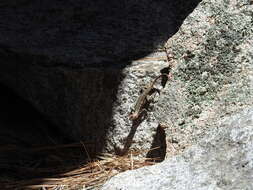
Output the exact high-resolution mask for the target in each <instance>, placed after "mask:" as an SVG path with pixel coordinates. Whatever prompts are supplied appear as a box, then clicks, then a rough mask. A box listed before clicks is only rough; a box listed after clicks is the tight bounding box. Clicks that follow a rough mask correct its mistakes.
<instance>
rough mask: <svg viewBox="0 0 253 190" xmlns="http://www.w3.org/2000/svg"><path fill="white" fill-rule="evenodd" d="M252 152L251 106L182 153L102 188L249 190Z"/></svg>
mask: <svg viewBox="0 0 253 190" xmlns="http://www.w3.org/2000/svg"><path fill="white" fill-rule="evenodd" d="M252 155H253V108H251V109H247V110H244V111H243V112H241V113H239V114H236V115H234V116H232V117H231V116H230V117H227V118H226V119H224V120H223V121H221V122H220V124H219V125H217V126H215V127H214V128H213V129H212V130H211V131H209V132H208V134H207V135H206V136H205V138H203V139H202V140H201V141H200V142H199V143H198V145H195V146H192V147H191V148H189V149H188V150H186V151H185V152H184V153H183V154H182V155H177V156H174V157H172V158H170V159H168V160H166V161H164V162H162V163H160V164H157V165H154V166H149V167H143V168H141V169H137V170H133V171H127V172H124V173H121V174H119V175H117V176H115V177H113V178H112V179H111V180H109V181H108V182H107V183H106V184H105V185H104V186H103V188H102V189H103V190H107V189H110V190H135V189H136V190H137V189H138V190H146V189H150V190H157V189H161V190H165V189H168V190H169V189H175V190H189V189H194V190H204V189H217V190H222V189H224V190H225V189H226V190H230V189H231V190H232V189H243V190H246V189H253V183H252V181H253V157H252Z"/></svg>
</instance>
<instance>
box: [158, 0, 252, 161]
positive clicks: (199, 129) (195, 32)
mask: <svg viewBox="0 0 253 190" xmlns="http://www.w3.org/2000/svg"><path fill="white" fill-rule="evenodd" d="M252 8H253V5H252V3H251V1H247V0H245V1H241V0H231V1H226V0H211V1H209V0H208V1H202V2H201V3H200V4H199V5H198V7H197V8H196V9H195V10H194V11H193V12H192V13H191V14H190V15H189V16H188V17H187V18H186V19H185V21H184V23H183V24H182V26H181V27H180V29H179V31H178V32H177V33H176V34H175V35H174V36H173V37H172V38H170V39H169V40H168V42H167V48H168V54H169V55H170V57H171V60H170V63H171V64H173V65H174V72H173V75H174V80H173V81H172V82H170V83H169V85H168V86H167V88H166V89H165V90H164V91H163V92H162V94H161V99H160V101H159V102H158V104H157V105H156V107H155V108H156V109H157V110H156V111H155V112H154V113H155V116H156V119H157V121H158V122H159V123H162V124H163V125H164V126H167V128H166V129H165V134H166V139H167V153H168V154H167V156H169V155H170V153H173V148H172V147H174V148H176V149H178V150H182V149H183V148H184V147H187V146H189V145H191V144H195V143H196V142H197V141H198V140H199V139H200V138H202V137H203V136H204V134H205V132H206V131H207V130H208V129H209V128H212V127H214V126H216V121H219V120H220V119H222V118H223V117H225V116H227V115H230V114H232V113H236V112H238V111H240V110H242V109H244V108H246V107H248V106H250V105H252V103H253V59H252V53H253V48H252V42H253V41H252V40H253V38H252V37H253V31H252V27H253V24H252V23H253V22H252V20H253V17H252V13H253V11H252ZM171 145H172V146H171Z"/></svg>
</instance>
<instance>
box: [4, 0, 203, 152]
mask: <svg viewBox="0 0 253 190" xmlns="http://www.w3.org/2000/svg"><path fill="white" fill-rule="evenodd" d="M198 2H199V0H192V1H188V2H187V3H185V2H184V1H183V0H182V1H177V2H176V3H174V2H171V1H159V2H156V1H150V0H147V1H146V0H145V1H144V0H143V1H135V0H130V1H128V2H127V4H124V3H122V2H120V1H116V0H112V1H110V2H108V1H100V0H99V1H83V0H82V1H80V0H77V1H76V0H75V1H74V0H71V1H68V2H63V1H53V2H52V1H49V0H45V1H43V2H35V1H27V0H21V1H17V0H14V1H7V0H6V1H1V3H0V25H1V29H0V61H1V69H0V81H1V82H2V83H4V84H6V85H7V86H9V87H11V88H12V89H14V90H15V91H16V92H18V94H19V95H20V96H22V97H23V98H25V99H26V100H28V101H29V102H31V103H32V105H33V106H34V107H35V108H36V109H37V110H39V111H40V112H41V113H43V114H44V115H46V116H47V117H48V118H50V119H51V120H52V121H53V122H54V123H55V124H56V125H57V126H58V127H59V129H60V130H62V131H63V132H64V134H65V135H66V136H67V137H69V138H71V139H73V140H80V139H82V140H83V141H85V142H86V141H87V142H93V143H95V145H96V148H95V149H94V150H95V151H97V152H100V151H102V150H104V151H105V150H106V151H110V152H112V151H115V150H116V149H117V150H120V149H124V144H125V143H124V138H126V137H127V134H128V133H129V132H130V131H131V126H132V123H131V122H129V119H128V114H129V111H130V107H132V106H133V104H134V103H135V101H136V98H137V96H138V94H139V90H140V86H142V85H144V84H146V83H148V82H150V80H152V79H153V78H154V77H156V76H157V75H159V74H160V70H161V69H163V68H164V67H167V63H166V62H165V57H164V55H160V54H161V53H159V52H158V53H155V54H153V57H152V56H151V58H150V59H149V58H148V59H145V60H139V59H140V58H143V57H145V56H147V55H149V54H150V53H151V52H153V51H155V50H157V49H159V45H162V44H163V43H164V42H165V41H166V40H167V39H168V38H169V37H170V36H171V35H172V34H174V33H175V32H176V31H177V29H178V27H179V25H180V24H181V22H182V20H183V19H184V18H185V17H186V16H187V15H188V14H189V12H191V11H192V9H193V8H194V7H195V6H196V5H197V3H198ZM157 51H158V50H157ZM160 56H163V57H162V58H161V57H160ZM134 60H139V61H135V62H134ZM153 60H154V62H153ZM132 62H134V63H133V64H132V65H131V66H130V64H131V63H132ZM152 119H153V120H154V118H151V120H152ZM147 124H148V125H147ZM157 125H158V123H157V122H146V123H145V122H144V123H143V124H142V126H145V128H144V127H141V128H140V129H141V133H140V135H137V140H136V143H135V144H136V145H138V147H137V148H141V149H146V148H150V146H151V142H152V138H151V137H152V134H153V133H154V130H156V127H157ZM144 130H145V132H144ZM150 131H151V132H150ZM129 139H130V140H131V139H132V137H131V135H130V138H129ZM145 139H147V140H145ZM144 144H145V145H144ZM127 148H128V147H127ZM127 148H125V149H127Z"/></svg>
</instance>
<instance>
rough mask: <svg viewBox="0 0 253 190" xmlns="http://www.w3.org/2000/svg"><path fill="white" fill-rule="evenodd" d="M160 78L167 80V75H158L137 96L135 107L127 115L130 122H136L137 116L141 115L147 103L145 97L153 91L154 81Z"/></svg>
mask: <svg viewBox="0 0 253 190" xmlns="http://www.w3.org/2000/svg"><path fill="white" fill-rule="evenodd" d="M162 76H166V77H168V78H169V76H168V75H166V74H161V75H159V76H158V77H156V78H155V80H154V81H153V82H151V83H150V85H149V86H148V87H147V88H146V89H145V90H144V91H143V92H142V94H141V95H140V96H139V98H138V100H137V102H136V104H135V106H134V110H133V113H131V114H130V115H129V119H130V120H136V119H138V118H139V116H140V115H141V113H142V111H143V110H142V108H143V106H144V105H145V104H146V103H147V101H148V100H147V97H148V95H149V93H150V92H151V90H152V89H153V87H154V84H155V83H156V81H157V80H158V79H159V78H161V77H162Z"/></svg>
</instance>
